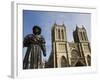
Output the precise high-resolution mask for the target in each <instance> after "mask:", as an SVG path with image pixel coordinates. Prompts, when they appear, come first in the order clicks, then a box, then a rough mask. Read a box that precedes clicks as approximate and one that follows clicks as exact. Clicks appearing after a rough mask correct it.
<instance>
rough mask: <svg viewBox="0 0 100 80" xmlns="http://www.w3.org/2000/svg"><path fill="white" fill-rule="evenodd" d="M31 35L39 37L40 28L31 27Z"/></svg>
mask: <svg viewBox="0 0 100 80" xmlns="http://www.w3.org/2000/svg"><path fill="white" fill-rule="evenodd" d="M32 30H33V34H35V35H40V34H41V28H40V27H39V26H37V25H35V26H33V29H32Z"/></svg>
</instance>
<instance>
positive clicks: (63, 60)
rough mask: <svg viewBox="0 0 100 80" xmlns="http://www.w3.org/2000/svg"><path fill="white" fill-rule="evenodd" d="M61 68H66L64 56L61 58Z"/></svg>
mask: <svg viewBox="0 0 100 80" xmlns="http://www.w3.org/2000/svg"><path fill="white" fill-rule="evenodd" d="M61 67H67V60H66V58H65V57H64V56H62V57H61Z"/></svg>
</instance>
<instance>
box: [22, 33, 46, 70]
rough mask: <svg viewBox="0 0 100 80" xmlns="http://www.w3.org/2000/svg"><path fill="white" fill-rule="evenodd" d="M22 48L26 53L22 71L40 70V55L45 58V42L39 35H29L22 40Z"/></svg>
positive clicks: (41, 65)
mask: <svg viewBox="0 0 100 80" xmlns="http://www.w3.org/2000/svg"><path fill="white" fill-rule="evenodd" d="M23 46H24V47H27V51H26V54H25V57H24V60H23V69H35V68H42V67H43V64H42V54H41V53H43V55H44V56H46V48H45V40H44V38H43V37H42V36H40V35H33V34H29V35H27V36H26V37H25V38H24V42H23Z"/></svg>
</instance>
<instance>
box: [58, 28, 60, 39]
mask: <svg viewBox="0 0 100 80" xmlns="http://www.w3.org/2000/svg"><path fill="white" fill-rule="evenodd" d="M58 38H59V39H60V29H58Z"/></svg>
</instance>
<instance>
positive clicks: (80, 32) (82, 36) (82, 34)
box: [80, 32, 83, 40]
mask: <svg viewBox="0 0 100 80" xmlns="http://www.w3.org/2000/svg"><path fill="white" fill-rule="evenodd" d="M80 35H81V40H83V34H82V32H80Z"/></svg>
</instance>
